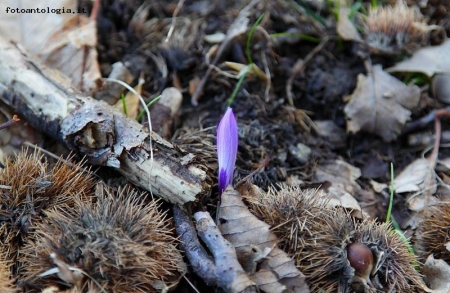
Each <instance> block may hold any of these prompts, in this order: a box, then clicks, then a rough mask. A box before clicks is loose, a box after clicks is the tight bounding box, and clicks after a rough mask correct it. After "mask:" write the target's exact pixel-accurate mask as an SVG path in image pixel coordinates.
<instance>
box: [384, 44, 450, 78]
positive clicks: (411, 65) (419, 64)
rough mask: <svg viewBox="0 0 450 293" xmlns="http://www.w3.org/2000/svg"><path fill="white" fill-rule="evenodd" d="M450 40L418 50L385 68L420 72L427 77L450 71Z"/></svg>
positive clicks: (389, 70) (396, 70) (392, 70)
mask: <svg viewBox="0 0 450 293" xmlns="http://www.w3.org/2000/svg"><path fill="white" fill-rule="evenodd" d="M449 51H450V40H447V41H445V42H444V43H442V44H441V45H439V46H431V47H425V48H423V49H420V50H418V51H417V52H415V53H414V55H413V56H412V57H411V58H410V59H407V60H405V61H402V62H400V63H397V64H396V65H395V66H394V67H391V68H388V69H386V71H388V72H422V73H424V74H426V75H427V76H429V77H432V76H433V75H434V74H436V73H450V54H449V53H448V52H449Z"/></svg>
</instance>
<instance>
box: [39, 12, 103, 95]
mask: <svg viewBox="0 0 450 293" xmlns="http://www.w3.org/2000/svg"><path fill="white" fill-rule="evenodd" d="M96 45H97V26H96V22H95V20H91V19H89V18H87V17H86V16H84V15H75V16H74V17H73V18H71V19H69V20H68V21H66V23H64V26H62V27H61V28H60V30H58V31H57V32H56V33H55V34H53V35H52V37H51V38H50V39H49V40H48V45H47V47H46V49H45V50H44V51H42V52H40V53H39V56H40V57H41V59H42V60H43V61H44V62H45V63H46V65H48V66H49V67H51V68H54V69H59V70H60V71H61V72H63V73H65V74H66V75H67V76H69V77H70V78H71V79H72V85H73V86H75V87H76V88H78V89H79V90H82V91H84V92H86V93H89V94H91V93H93V92H94V91H96V90H97V89H98V88H99V86H100V80H101V74H100V67H99V65H98V62H97V59H98V57H97V50H96V48H95V47H96Z"/></svg>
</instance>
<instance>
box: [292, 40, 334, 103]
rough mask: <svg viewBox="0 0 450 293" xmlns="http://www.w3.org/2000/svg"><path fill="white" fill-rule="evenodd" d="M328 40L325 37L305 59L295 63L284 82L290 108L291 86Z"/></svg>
mask: <svg viewBox="0 0 450 293" xmlns="http://www.w3.org/2000/svg"><path fill="white" fill-rule="evenodd" d="M329 39H330V38H329V37H328V36H325V37H324V38H323V39H322V41H320V43H319V44H318V45H317V46H316V47H315V48H314V49H313V50H312V51H311V52H309V53H308V55H306V57H305V59H303V60H301V61H300V62H297V63H296V65H295V67H294V72H292V74H291V76H290V77H289V79H288V81H287V82H286V96H287V99H288V103H289V105H291V106H294V99H293V95H292V84H293V83H294V79H295V77H296V76H297V75H298V74H299V73H300V72H302V71H303V69H305V66H306V64H307V63H308V62H309V61H310V60H311V59H312V57H314V55H316V54H317V53H319V52H320V50H322V48H323V47H324V46H325V44H326V43H327V42H328V40H329Z"/></svg>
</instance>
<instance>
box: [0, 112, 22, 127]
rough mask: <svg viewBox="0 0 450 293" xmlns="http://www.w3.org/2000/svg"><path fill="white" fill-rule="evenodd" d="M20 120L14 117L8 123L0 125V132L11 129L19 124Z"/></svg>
mask: <svg viewBox="0 0 450 293" xmlns="http://www.w3.org/2000/svg"><path fill="white" fill-rule="evenodd" d="M19 121H20V119H19V117H17V115H14V116H13V118H12V119H11V120H8V121H6V122H5V123H2V124H0V130H2V129H5V128H8V127H10V126H11V125H13V124H14V123H16V122H19Z"/></svg>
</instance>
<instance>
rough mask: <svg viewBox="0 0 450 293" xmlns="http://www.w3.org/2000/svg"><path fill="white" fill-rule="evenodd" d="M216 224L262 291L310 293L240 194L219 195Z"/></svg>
mask: <svg viewBox="0 0 450 293" xmlns="http://www.w3.org/2000/svg"><path fill="white" fill-rule="evenodd" d="M219 220H220V222H221V223H222V224H221V225H220V226H219V229H220V231H221V232H222V235H223V237H224V238H225V239H227V240H228V241H229V242H230V243H231V244H232V245H233V246H234V248H235V249H236V254H237V257H238V260H239V262H240V263H241V265H242V266H243V267H244V270H246V272H247V273H249V276H250V279H251V280H252V281H253V282H255V283H256V284H257V285H258V287H259V288H260V289H261V290H262V291H264V292H266V293H278V292H279V293H281V292H298V293H300V292H301V293H306V292H309V289H308V285H307V284H306V281H305V276H304V275H303V274H302V273H301V272H300V271H299V270H298V269H297V268H296V267H295V263H294V260H293V259H291V258H290V257H289V256H288V255H287V254H286V253H285V252H284V251H282V250H281V249H279V248H277V243H278V239H277V237H276V236H275V235H274V234H273V233H272V232H270V226H269V225H267V224H266V223H264V222H262V221H260V220H259V219H258V218H256V217H255V216H254V215H253V214H252V213H250V211H249V210H248V208H247V206H246V205H245V204H244V203H243V201H242V197H241V195H240V193H239V192H237V191H235V190H233V189H232V188H230V187H228V188H227V189H226V190H225V192H224V193H223V194H222V201H221V204H220V211H219ZM267 252H269V253H268V254H267Z"/></svg>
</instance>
